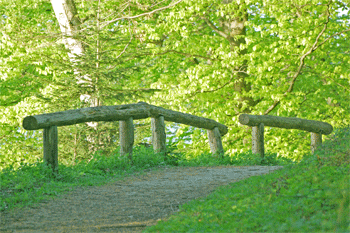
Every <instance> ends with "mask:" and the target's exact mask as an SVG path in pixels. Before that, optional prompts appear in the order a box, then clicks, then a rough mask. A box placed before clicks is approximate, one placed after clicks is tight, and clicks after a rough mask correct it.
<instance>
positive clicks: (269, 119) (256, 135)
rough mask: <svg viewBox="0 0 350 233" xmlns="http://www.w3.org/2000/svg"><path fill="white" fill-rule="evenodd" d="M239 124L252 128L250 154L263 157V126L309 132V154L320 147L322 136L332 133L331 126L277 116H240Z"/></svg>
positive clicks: (319, 122)
mask: <svg viewBox="0 0 350 233" xmlns="http://www.w3.org/2000/svg"><path fill="white" fill-rule="evenodd" d="M238 120H239V123H241V124H242V125H248V126H251V127H252V152H253V153H254V154H260V155H261V157H264V153H265V152H264V126H270V127H278V128H285V129H300V130H304V131H308V132H311V146H310V147H311V153H314V152H315V150H316V149H317V147H319V146H320V145H322V134H325V135H328V134H330V133H332V131H333V127H332V125H330V124H328V123H326V122H322V121H313V120H306V119H301V118H295V117H278V116H266V115H265V116H258V115H248V114H241V115H240V116H239V118H238Z"/></svg>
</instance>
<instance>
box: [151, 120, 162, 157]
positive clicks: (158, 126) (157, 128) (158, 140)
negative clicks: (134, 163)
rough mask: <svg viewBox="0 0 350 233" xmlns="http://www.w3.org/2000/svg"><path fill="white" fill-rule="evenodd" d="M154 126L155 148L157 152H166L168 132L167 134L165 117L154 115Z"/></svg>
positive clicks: (153, 142)
mask: <svg viewBox="0 0 350 233" xmlns="http://www.w3.org/2000/svg"><path fill="white" fill-rule="evenodd" d="M151 128H152V144H153V150H154V152H156V153H164V155H165V153H166V145H165V144H166V134H165V123H164V117H163V116H159V117H152V118H151Z"/></svg>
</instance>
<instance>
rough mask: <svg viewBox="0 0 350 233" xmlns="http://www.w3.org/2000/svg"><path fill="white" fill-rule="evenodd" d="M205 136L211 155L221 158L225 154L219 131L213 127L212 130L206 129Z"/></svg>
mask: <svg viewBox="0 0 350 233" xmlns="http://www.w3.org/2000/svg"><path fill="white" fill-rule="evenodd" d="M207 134H208V139H209V146H210V151H211V153H212V154H216V155H221V156H222V155H223V154H224V153H225V152H224V148H223V147H222V142H221V135H220V132H219V129H218V128H217V127H215V128H214V129H213V130H210V129H208V130H207Z"/></svg>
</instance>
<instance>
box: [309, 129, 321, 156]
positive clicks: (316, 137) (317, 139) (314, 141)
mask: <svg viewBox="0 0 350 233" xmlns="http://www.w3.org/2000/svg"><path fill="white" fill-rule="evenodd" d="M321 145H322V134H318V133H311V153H312V154H313V153H314V152H315V151H316V149H317V148H318V147H319V146H321Z"/></svg>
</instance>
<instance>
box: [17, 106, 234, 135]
mask: <svg viewBox="0 0 350 233" xmlns="http://www.w3.org/2000/svg"><path fill="white" fill-rule="evenodd" d="M158 116H164V120H166V121H173V122H176V123H182V124H186V125H192V126H195V127H198V128H204V129H210V130H212V129H214V128H215V127H217V128H218V129H219V131H220V134H221V136H223V135H225V134H226V133H227V131H228V128H227V126H226V125H223V124H220V123H218V122H216V121H214V120H212V119H208V118H204V117H198V116H194V115H191V114H187V113H181V112H176V111H172V110H168V109H164V108H161V107H157V106H154V105H150V104H147V103H144V102H139V103H137V104H126V105H116V106H99V107H90V108H81V109H73V110H67V111H63V112H55V113H47V114H41V115H34V116H27V117H25V118H24V120H23V128H25V129H27V130H35V129H43V128H47V127H50V126H54V125H56V126H64V125H73V124H78V123H84V122H91V121H121V120H126V119H128V118H129V117H132V118H133V119H143V118H148V117H158Z"/></svg>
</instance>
